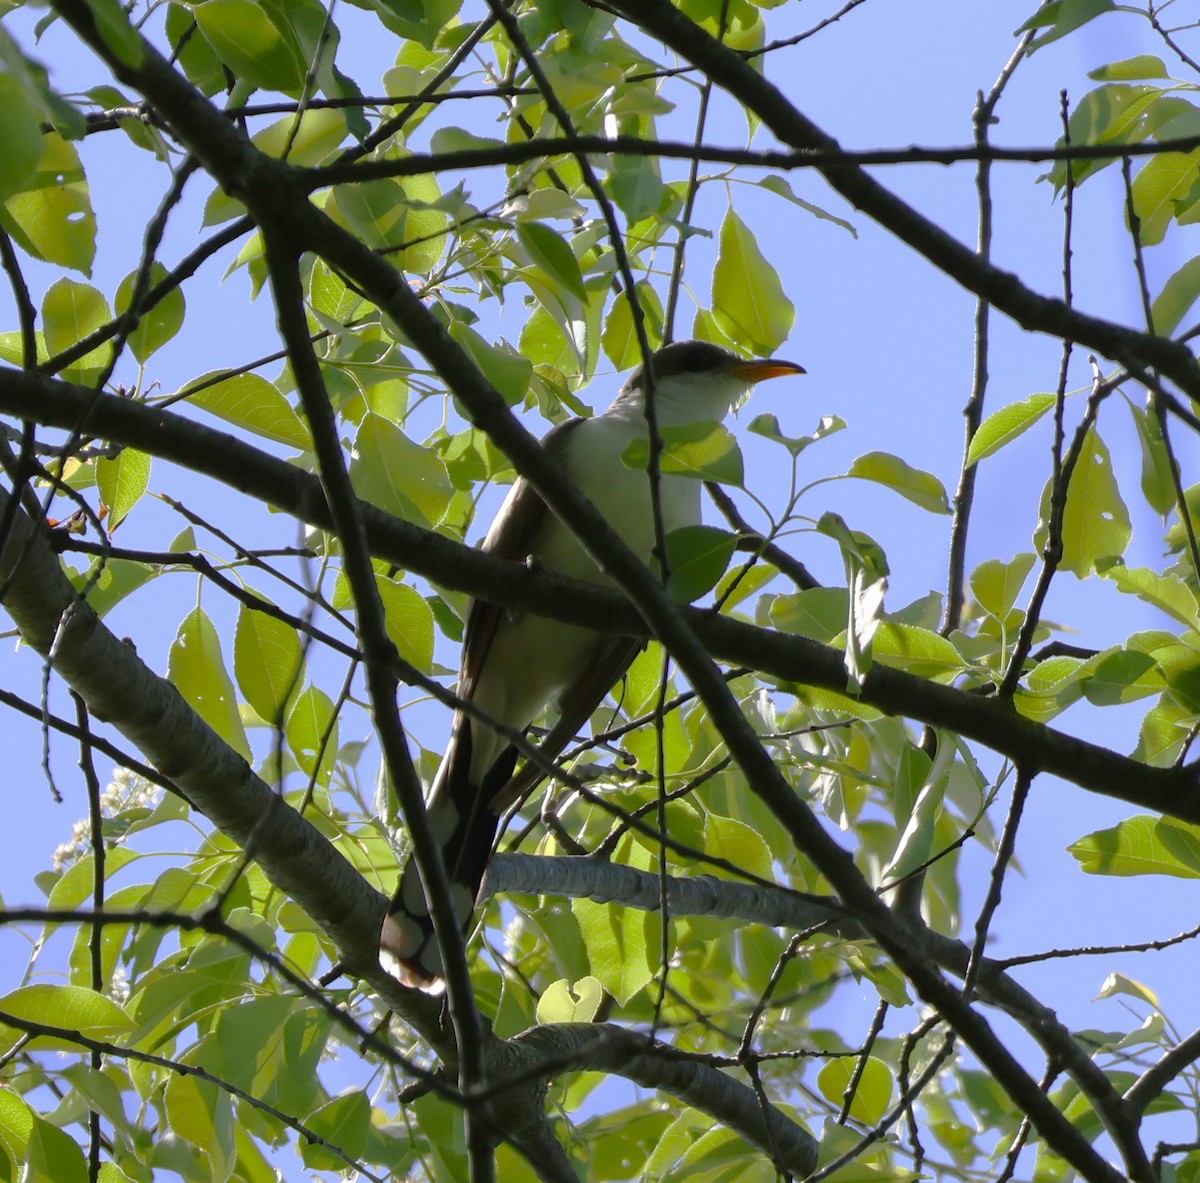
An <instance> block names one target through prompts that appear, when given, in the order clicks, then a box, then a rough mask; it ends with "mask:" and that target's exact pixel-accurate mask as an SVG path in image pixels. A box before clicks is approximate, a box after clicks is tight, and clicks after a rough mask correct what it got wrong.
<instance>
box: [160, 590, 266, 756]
mask: <svg viewBox="0 0 1200 1183" xmlns="http://www.w3.org/2000/svg"><path fill="white" fill-rule="evenodd" d="M167 671H168V676H169V677H170V679H171V681H172V682H174V683H175V686H176V687H177V688H178V690H179V692H180V694H182V695H183V697H184V698H185V699H186V700H187V702H188V705H189V706H190V707H191V708H192V709H193V710H194V711H195V712H196V714H198V715H199V716H200V717H201V718H202V719H203V720H204V721H205V722H206V723H207V724H208V725H209V726H210V727H211V728H212V729H213V730H214V731H215V732H216V733H217V734H218V735H219V736H220V737H221V738H222V739H223V740H224V741H225V742H226V743H227V744H229V745H230V746H231V747H232V748H234V749H236V750H237V751H238V752H239V753H241V755H243V756H245V757H246V758H247V759H249V757H250V745H249V744H248V743H247V742H246V732H245V730H244V729H243V727H242V720H241V716H240V715H239V714H238V708H237V695H236V694H235V692H234V688H233V681H232V680H231V678H230V677H229V673H228V671H227V670H226V669H225V659H224V657H223V656H222V655H221V638H220V635H219V634H218V633H217V630H216V628H215V627H214V626H213V623H212V621H211V620H209V618H208V616H207V615H206V614H205V613H204V611H203V609H201V608H193V609H192V611H191V612H189V613H188V614H187V616H185V617H184V618H183V622H182V623H181V624H180V626H179V631H178V632H177V633H176V634H175V640H174V641H172V642H171V650H170V653H169V654H168V656H167Z"/></svg>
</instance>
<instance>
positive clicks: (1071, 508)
mask: <svg viewBox="0 0 1200 1183" xmlns="http://www.w3.org/2000/svg"><path fill="white" fill-rule="evenodd" d="M1051 485H1052V482H1051V481H1047V482H1046V488H1045V491H1044V492H1043V493H1042V509H1041V516H1042V520H1041V522H1040V523H1039V524H1038V528H1037V531H1036V533H1035V534H1034V544H1035V545H1036V546H1037V548H1038V550H1045V546H1046V537H1047V525H1046V523H1047V521H1048V518H1049V512H1050V491H1051ZM1132 533H1133V531H1132V528H1131V527H1130V524H1129V511H1128V510H1127V509H1126V508H1125V502H1124V501H1122V500H1121V492H1120V490H1119V489H1118V488H1117V480H1116V477H1115V476H1114V475H1113V470H1112V460H1111V458H1110V456H1109V452H1108V448H1107V447H1106V446H1105V443H1104V441H1103V440H1102V439H1101V438H1100V436H1099V434H1098V433H1097V431H1096V429H1095V427H1093V428H1091V430H1089V431H1088V433H1087V436H1086V437H1085V439H1084V441H1083V446H1082V448H1081V449H1080V452H1079V459H1078V460H1077V461H1076V464H1075V468H1074V471H1073V472H1072V473H1071V484H1070V487H1069V488H1068V490H1067V504H1066V508H1065V510H1064V512H1063V522H1062V544H1063V555H1062V566H1063V567H1065V568H1066V569H1067V570H1068V571H1073V572H1074V573H1075V575H1076V576H1077V577H1078V578H1080V579H1086V578H1087V576H1088V575H1090V574H1091V572H1092V571H1093V570H1094V569H1096V567H1097V566H1098V565H1101V564H1103V562H1104V560H1106V559H1112V558H1117V557H1120V556H1121V555H1122V554H1124V553H1125V548H1126V547H1127V546H1128V545H1129V539H1130V537H1131V536H1132Z"/></svg>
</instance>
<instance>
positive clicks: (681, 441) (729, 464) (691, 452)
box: [621, 422, 744, 487]
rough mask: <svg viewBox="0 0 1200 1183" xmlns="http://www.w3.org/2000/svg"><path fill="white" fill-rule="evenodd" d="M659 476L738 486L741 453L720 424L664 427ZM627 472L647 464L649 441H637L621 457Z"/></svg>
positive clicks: (740, 478)
mask: <svg viewBox="0 0 1200 1183" xmlns="http://www.w3.org/2000/svg"><path fill="white" fill-rule="evenodd" d="M659 434H660V435H661V437H662V445H663V447H662V451H661V452H660V453H659V457H658V468H659V472H662V473H669V474H671V475H673V476H686V477H692V478H693V479H694V480H698V481H717V482H718V483H719V484H722V485H735V486H739V487H740V486H741V485H742V483H743V480H744V474H743V469H742V453H741V450H740V449H739V448H738V445H737V440H736V439H734V436H733V433H732V432H731V431H730V430H729V428H727V427H726V426H725V425H724V424H723V423H711V422H700V423H685V424H680V425H678V426H675V425H671V426H666V427H663V428H662V429H661V430H660V433H659ZM621 463H622V464H624V465H625V466H626V467H627V468H637V469H642V470H645V469H646V468H647V467H648V466H649V464H650V441H649V440H648V439H636V440H634V441H633V443H631V444H630V445H629V447H627V448H626V449H625V451H624V452H623V453H622V454H621Z"/></svg>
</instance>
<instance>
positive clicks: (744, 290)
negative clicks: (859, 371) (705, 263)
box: [712, 208, 796, 354]
mask: <svg viewBox="0 0 1200 1183" xmlns="http://www.w3.org/2000/svg"><path fill="white" fill-rule="evenodd" d="M712 300H713V316H714V317H715V318H716V320H717V322H718V324H719V325H720V326H721V329H722V331H723V332H725V333H726V335H727V336H729V337H730V338H731V339H732V340H733V341H734V342H735V343H736V344H738V345H741V346H743V347H744V348H746V349H749V350H750V351H751V352H753V353H761V354H770V353H773V352H774V351H775V350H776V349H777V348H778V347H779V346H780V345H782V344H783V342H784V341H786V340H787V336H788V334H789V333H790V332H791V331H792V325H793V324H794V323H795V320H796V309H795V306H794V305H793V304H792V302H791V300H789V299H788V298H787V295H786V293H785V292H784V290H783V284H782V283H781V282H780V280H779V275H778V273H777V272H776V270H775V268H774V267H772V266H771V264H770V263H768V262H767V260H766V257H765V256H764V255H763V253H762V251H760V250H759V248H758V242H757V240H756V239H755V237H754V235H753V234H752V233H751V232H750V228H749V227H748V226H747V225H746V223H745V222H743V221H742V220H741V218H739V217H738V216H737V214H736V213H734V211H733V209H732V208H730V209H729V211H728V212H727V213H726V215H725V218H724V220H723V221H722V223H721V234H720V245H719V248H718V251H717V265H716V267H714V268H713V282H712Z"/></svg>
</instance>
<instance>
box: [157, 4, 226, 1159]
mask: <svg viewBox="0 0 1200 1183" xmlns="http://www.w3.org/2000/svg"><path fill="white" fill-rule="evenodd" d="M210 2H211V0H210ZM163 1104H164V1106H165V1110H166V1117H167V1123H168V1126H169V1128H170V1130H171V1132H172V1133H173V1134H174V1135H175V1136H176V1137H178V1138H182V1139H183V1140H184V1141H185V1142H189V1143H191V1145H192V1146H194V1147H195V1148H196V1149H197V1150H198V1151H200V1152H201V1153H202V1154H203V1155H204V1156H205V1158H206V1159H207V1165H208V1169H209V1171H210V1172H211V1177H212V1179H213V1180H214V1181H215V1180H218V1179H227V1178H229V1175H230V1174H231V1173H232V1171H233V1166H234V1156H235V1148H234V1143H235V1134H236V1127H235V1124H234V1120H233V1102H232V1099H231V1098H230V1096H229V1094H228V1093H226V1092H224V1091H223V1090H221V1089H218V1088H217V1086H216V1085H214V1084H211V1083H210V1082H209V1081H207V1080H200V1079H199V1078H198V1077H195V1076H184V1075H182V1074H181V1073H176V1072H173V1073H171V1074H170V1076H169V1077H168V1078H167V1084H166V1088H165V1089H164V1091H163Z"/></svg>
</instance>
